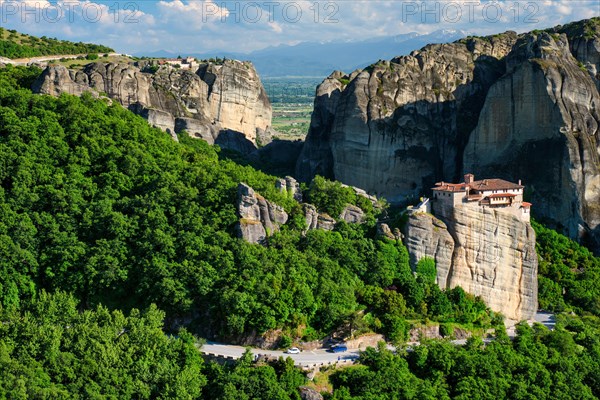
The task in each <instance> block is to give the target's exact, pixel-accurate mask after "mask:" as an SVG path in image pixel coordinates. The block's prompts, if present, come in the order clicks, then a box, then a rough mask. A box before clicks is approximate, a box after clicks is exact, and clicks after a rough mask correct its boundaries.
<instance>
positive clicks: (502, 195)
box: [486, 193, 517, 199]
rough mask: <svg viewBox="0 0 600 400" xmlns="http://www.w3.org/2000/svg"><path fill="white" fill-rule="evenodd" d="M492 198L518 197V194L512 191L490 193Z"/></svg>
mask: <svg viewBox="0 0 600 400" xmlns="http://www.w3.org/2000/svg"><path fill="white" fill-rule="evenodd" d="M486 197H489V198H490V199H499V198H503V197H517V195H516V194H512V193H497V194H490V195H489V196H486Z"/></svg>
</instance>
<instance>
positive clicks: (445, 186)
mask: <svg viewBox="0 0 600 400" xmlns="http://www.w3.org/2000/svg"><path fill="white" fill-rule="evenodd" d="M467 186H468V185H465V184H464V183H445V182H438V183H436V184H435V187H434V188H432V190H438V191H443V192H464V191H465V190H466V188H467Z"/></svg>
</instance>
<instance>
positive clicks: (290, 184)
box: [275, 176, 302, 203]
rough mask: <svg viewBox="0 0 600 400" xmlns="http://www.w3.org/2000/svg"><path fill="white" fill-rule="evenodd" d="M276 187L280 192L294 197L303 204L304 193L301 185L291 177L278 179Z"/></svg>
mask: <svg viewBox="0 0 600 400" xmlns="http://www.w3.org/2000/svg"><path fill="white" fill-rule="evenodd" d="M275 187H276V188H277V189H278V190H279V191H281V192H284V193H286V194H287V195H289V196H290V197H292V198H293V199H294V200H296V201H297V202H298V203H302V191H301V190H300V184H299V183H298V181H297V180H296V179H294V178H292V177H291V176H286V177H285V178H281V179H277V182H275Z"/></svg>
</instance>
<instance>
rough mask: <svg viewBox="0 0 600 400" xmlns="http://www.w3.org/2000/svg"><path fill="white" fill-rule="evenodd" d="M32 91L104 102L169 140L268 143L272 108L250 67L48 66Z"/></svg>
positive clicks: (241, 146) (250, 146)
mask: <svg viewBox="0 0 600 400" xmlns="http://www.w3.org/2000/svg"><path fill="white" fill-rule="evenodd" d="M33 90H34V91H35V92H37V93H44V94H50V95H53V96H58V95H60V94H61V93H69V94H73V95H77V96H79V95H81V94H83V93H85V92H90V93H92V95H93V96H96V97H100V96H104V97H108V98H110V99H111V100H113V101H117V102H119V103H120V104H121V105H123V106H124V107H126V108H129V109H130V110H132V111H134V112H136V113H138V114H140V115H142V116H143V117H145V118H147V119H148V121H149V122H150V123H152V124H153V125H155V126H157V127H159V128H161V129H163V130H166V131H169V132H170V133H171V134H173V135H174V134H175V132H177V133H178V132H181V131H183V130H185V131H187V132H188V133H189V134H190V135H191V136H193V137H197V138H201V139H204V140H206V141H208V142H209V143H211V144H213V143H216V144H219V143H220V144H222V145H223V146H226V147H227V146H231V147H228V148H232V149H234V150H238V151H244V152H251V151H254V150H256V146H255V145H256V138H257V134H258V135H259V137H260V139H259V141H260V142H262V143H261V144H262V145H264V144H267V143H268V142H269V141H270V126H271V116H272V111H271V104H270V102H269V99H268V97H267V95H266V92H265V90H264V88H263V85H262V83H261V82H260V79H259V77H258V74H257V73H256V70H255V69H254V67H253V66H252V64H251V63H249V62H240V61H234V60H226V61H225V62H224V63H223V64H221V65H217V64H212V63H205V64H201V65H200V67H199V69H198V70H197V71H196V72H194V71H189V70H182V69H176V68H171V67H161V68H159V69H158V71H156V72H155V73H146V72H143V71H142V70H141V69H140V68H139V67H137V66H135V65H131V64H114V63H93V64H89V65H87V66H85V67H84V68H83V70H81V71H75V70H68V69H67V68H65V67H62V66H58V65H51V66H49V67H48V68H46V70H45V71H44V72H43V74H42V75H41V76H40V78H39V79H38V80H37V81H36V82H35V83H34V85H33ZM235 134H237V135H235ZM222 135H223V136H224V137H223V138H221V136H222Z"/></svg>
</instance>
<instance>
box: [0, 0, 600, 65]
mask: <svg viewBox="0 0 600 400" xmlns="http://www.w3.org/2000/svg"><path fill="white" fill-rule="evenodd" d="M598 15H600V0H583V1H582V0H575V1H573V0H554V1H550V0H547V1H519V0H514V1H494V2H492V1H487V0H473V1H452V0H443V1H431V0H428V1H426V2H423V1H387V0H381V1H379V0H357V1H348V0H344V1H320V0H295V1H287V0H286V1H278V0H267V1H248V0H240V1H220V0H160V1H150V0H147V1H117V0H110V1H106V0H95V1H94V0H90V1H82V0H58V1H57V0H0V25H1V26H3V27H6V28H9V29H17V30H19V31H21V32H25V33H30V34H34V35H39V36H42V35H46V36H49V37H58V38H60V39H69V40H75V41H86V42H95V43H101V44H106V45H109V46H111V47H113V48H115V49H116V50H117V51H120V52H126V53H130V54H132V53H137V54H139V53H144V52H148V53H149V52H153V51H158V50H169V51H173V52H177V53H181V54H187V53H201V52H202V53H204V52H215V54H217V55H218V54H219V52H220V51H228V52H229V51H233V52H248V51H252V50H257V49H261V48H264V47H267V46H273V45H280V44H296V43H298V42H301V41H332V40H342V41H346V40H357V39H367V38H371V37H375V36H389V35H397V34H402V33H408V32H418V33H430V32H433V31H435V30H439V29H453V30H464V31H468V32H471V33H473V34H479V35H481V34H492V33H497V32H503V31H506V30H509V29H510V30H515V31H517V32H524V31H529V30H532V29H539V28H546V27H550V26H554V25H558V24H564V23H566V22H570V21H575V20H580V19H584V18H590V17H593V16H598Z"/></svg>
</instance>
